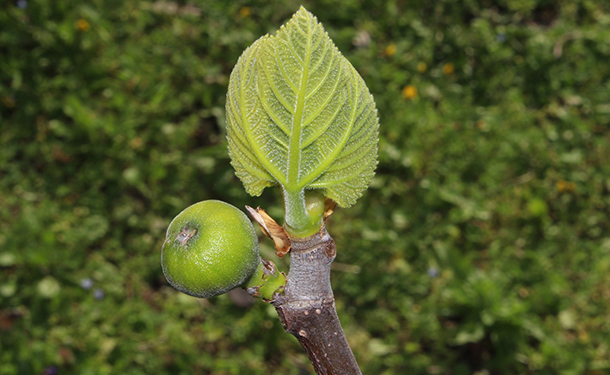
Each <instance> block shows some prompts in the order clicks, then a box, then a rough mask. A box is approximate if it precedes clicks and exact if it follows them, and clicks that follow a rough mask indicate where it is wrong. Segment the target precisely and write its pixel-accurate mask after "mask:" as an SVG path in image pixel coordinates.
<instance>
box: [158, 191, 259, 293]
mask: <svg viewBox="0 0 610 375" xmlns="http://www.w3.org/2000/svg"><path fill="white" fill-rule="evenodd" d="M260 263H261V259H260V255H259V250H258V238H257V236H256V232H255V230H254V227H253V226H252V223H251V222H250V220H249V219H248V217H247V216H246V215H245V214H244V213H243V212H242V211H240V210H239V209H237V208H236V207H234V206H232V205H230V204H228V203H225V202H222V201H218V200H207V201H202V202H199V203H195V204H193V205H192V206H190V207H188V208H186V209H185V210H184V211H182V212H180V213H179V214H178V216H176V217H175V218H174V219H173V220H172V222H171V223H170V225H169V228H168V229H167V233H166V238H165V243H164V244H163V249H162V251H161V266H162V268H163V274H164V275H165V278H166V279H167V281H168V282H169V283H170V284H171V285H172V286H173V287H174V288H176V289H177V290H179V291H181V292H183V293H186V294H188V295H191V296H194V297H202V298H209V297H214V296H217V295H220V294H223V293H225V292H228V291H229V290H231V289H234V288H236V287H238V286H242V285H243V284H244V283H245V282H246V281H248V279H249V278H250V276H252V274H253V273H254V272H255V271H256V269H257V266H259V264H260Z"/></svg>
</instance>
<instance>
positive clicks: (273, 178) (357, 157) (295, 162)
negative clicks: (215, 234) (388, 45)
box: [227, 7, 379, 207]
mask: <svg viewBox="0 0 610 375" xmlns="http://www.w3.org/2000/svg"><path fill="white" fill-rule="evenodd" d="M378 128H379V121H378V118H377V110H376V108H375V102H374V100H373V97H372V95H371V94H370V93H369V91H368V88H367V87H366V84H365V83H364V80H363V79H362V77H360V75H359V74H358V72H357V71H356V70H355V69H354V67H353V66H352V65H351V64H350V63H349V61H347V59H346V58H345V57H343V55H342V54H341V53H340V52H339V50H338V49H337V48H336V47H335V45H334V43H333V42H332V40H331V39H330V38H329V36H328V34H327V33H326V32H325V31H324V28H323V27H322V24H320V23H319V22H318V21H317V19H316V18H315V16H313V15H312V14H311V13H309V12H308V11H307V10H305V8H303V7H301V9H300V10H299V11H298V12H297V13H296V14H295V15H294V16H293V17H292V19H291V20H290V21H289V22H288V23H287V24H286V25H284V26H282V27H281V28H280V30H279V31H278V32H277V33H276V34H275V35H273V36H272V35H266V36H264V37H262V38H260V39H259V40H257V41H256V42H255V43H254V44H253V45H252V46H250V47H249V48H248V49H247V50H246V51H245V52H244V53H243V54H242V56H241V57H240V58H239V61H238V62H237V65H236V66H235V68H234V70H233V72H232V73H231V78H230V81H229V90H228V94H227V133H228V142H229V154H230V156H231V162H232V164H233V166H234V167H235V170H236V174H237V176H238V177H239V178H240V179H241V181H242V182H243V184H244V186H245V187H246V190H247V191H248V193H250V194H252V195H260V194H261V193H262V191H263V189H264V188H265V187H267V186H271V185H275V184H281V185H282V186H283V187H284V189H286V190H287V191H292V192H296V191H301V190H303V189H322V190H324V193H325V195H326V196H327V197H329V198H331V199H333V200H334V201H336V202H337V203H338V204H339V205H340V206H342V207H348V206H351V205H352V204H353V203H354V202H355V201H356V200H357V199H358V198H359V197H360V196H361V195H362V192H363V191H364V190H365V189H366V188H367V187H368V185H369V183H370V181H371V179H372V177H373V175H374V173H375V167H376V165H377V143H378Z"/></svg>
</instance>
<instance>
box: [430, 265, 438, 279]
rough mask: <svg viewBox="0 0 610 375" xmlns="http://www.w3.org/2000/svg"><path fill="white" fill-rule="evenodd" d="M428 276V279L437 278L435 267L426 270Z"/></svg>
mask: <svg viewBox="0 0 610 375" xmlns="http://www.w3.org/2000/svg"><path fill="white" fill-rule="evenodd" d="M428 276H430V277H437V276H438V268H436V267H430V268H428Z"/></svg>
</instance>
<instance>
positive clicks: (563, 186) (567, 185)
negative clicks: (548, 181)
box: [555, 180, 576, 193]
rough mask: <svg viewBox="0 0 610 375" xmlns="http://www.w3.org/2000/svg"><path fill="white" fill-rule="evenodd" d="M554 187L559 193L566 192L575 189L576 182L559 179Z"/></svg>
mask: <svg viewBox="0 0 610 375" xmlns="http://www.w3.org/2000/svg"><path fill="white" fill-rule="evenodd" d="M555 188H556V189H557V191H558V192H559V193H568V192H573V191H574V190H576V184H575V183H573V182H571V181H565V180H559V181H557V184H555Z"/></svg>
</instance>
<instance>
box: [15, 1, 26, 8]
mask: <svg viewBox="0 0 610 375" xmlns="http://www.w3.org/2000/svg"><path fill="white" fill-rule="evenodd" d="M17 7H18V8H21V9H25V8H27V7H28V2H27V0H17Z"/></svg>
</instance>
